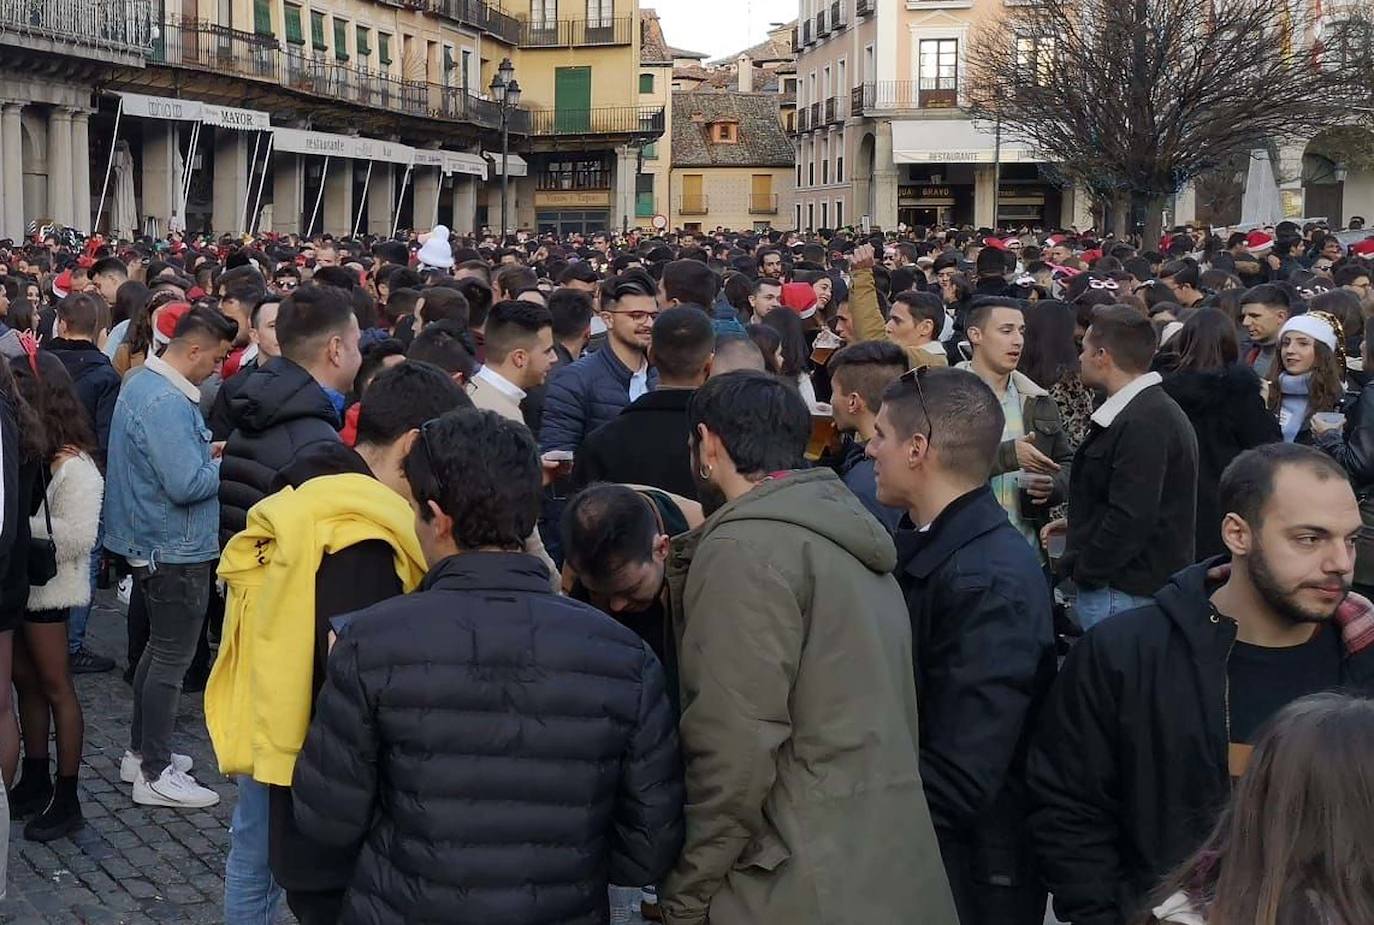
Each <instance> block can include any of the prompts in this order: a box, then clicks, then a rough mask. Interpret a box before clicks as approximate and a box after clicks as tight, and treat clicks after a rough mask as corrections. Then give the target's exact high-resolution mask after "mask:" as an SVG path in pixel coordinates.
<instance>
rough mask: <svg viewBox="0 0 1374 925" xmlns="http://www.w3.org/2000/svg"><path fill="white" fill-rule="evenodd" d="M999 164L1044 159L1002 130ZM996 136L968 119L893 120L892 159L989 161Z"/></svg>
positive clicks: (994, 154) (910, 161)
mask: <svg viewBox="0 0 1374 925" xmlns="http://www.w3.org/2000/svg"><path fill="white" fill-rule="evenodd" d="M1001 157H1002V163H1004V164H1013V163H1017V162H1018V161H1023V162H1038V161H1042V160H1044V158H1043V157H1042V156H1040V154H1039V153H1038V152H1037V151H1035V150H1034V149H1033V148H1032V147H1031V146H1030V145H1029V144H1027V143H1026V142H1025V141H1023V140H1021V139H1019V138H1012V137H1011V136H1009V135H1008V134H1007V133H1006V132H1003V133H1002V155H1001ZM996 159H997V137H996V135H995V134H994V132H993V129H992V128H991V127H985V126H983V125H975V124H974V123H973V121H972V120H971V119H908V120H904V121H897V120H894V121H893V123H892V161H893V163H896V164H991V163H993V162H994V161H995V160H996Z"/></svg>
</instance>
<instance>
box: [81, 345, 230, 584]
mask: <svg viewBox="0 0 1374 925" xmlns="http://www.w3.org/2000/svg"><path fill="white" fill-rule="evenodd" d="M218 531H219V460H217V459H212V458H211V457H210V430H209V428H207V427H206V426H205V420H204V419H203V418H202V417H201V415H200V408H199V407H198V406H197V405H196V404H195V403H193V402H192V401H190V400H189V399H188V398H187V397H186V395H185V394H183V393H182V391H181V390H180V389H178V388H177V386H176V385H175V384H174V383H173V382H172V381H171V380H169V379H167V378H166V377H164V376H163V375H161V374H160V373H159V372H157V371H156V369H149V368H147V367H145V368H144V369H143V370H141V371H139V372H138V373H135V374H134V375H133V376H130V377H129V379H128V380H127V381H125V383H124V385H123V387H122V388H121V389H120V390H119V400H118V401H116V402H115V410H114V418H113V419H112V420H111V422H110V450H109V458H108V463H107V466H106V472H105V548H106V549H108V550H110V552H113V553H117V554H118V555H121V556H125V557H127V558H130V559H144V560H147V561H149V562H150V563H152V565H153V566H154V567H156V565H157V563H159V562H166V563H169V564H183V565H184V564H190V563H196V562H208V561H210V560H212V559H216V558H218V557H219V534H218Z"/></svg>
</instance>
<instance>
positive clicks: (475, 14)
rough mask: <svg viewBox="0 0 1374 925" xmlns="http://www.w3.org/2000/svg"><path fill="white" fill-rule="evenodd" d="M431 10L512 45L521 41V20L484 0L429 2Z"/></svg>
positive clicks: (439, 0)
mask: <svg viewBox="0 0 1374 925" xmlns="http://www.w3.org/2000/svg"><path fill="white" fill-rule="evenodd" d="M428 2H429V9H430V11H431V12H433V13H437V14H438V15H440V16H443V17H445V18H447V19H451V20H453V21H454V22H459V23H463V24H464V25H468V26H472V27H473V28H474V29H480V30H482V31H483V32H487V33H489V34H491V35H494V36H495V37H496V38H498V39H500V40H501V41H503V42H506V43H508V44H510V45H515V44H516V43H518V42H519V41H520V20H518V19H516V18H515V17H514V16H511V15H509V14H508V13H503V12H501V11H500V10H498V9H495V8H494V7H492V6H490V5H488V4H486V3H483V2H482V0H428Z"/></svg>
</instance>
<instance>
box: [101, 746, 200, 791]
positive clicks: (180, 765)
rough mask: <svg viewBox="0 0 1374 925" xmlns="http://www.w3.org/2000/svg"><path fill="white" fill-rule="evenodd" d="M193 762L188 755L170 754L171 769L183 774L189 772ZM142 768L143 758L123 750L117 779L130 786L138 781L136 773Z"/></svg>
mask: <svg viewBox="0 0 1374 925" xmlns="http://www.w3.org/2000/svg"><path fill="white" fill-rule="evenodd" d="M193 766H194V762H192V761H191V756H190V755H178V754H177V753H176V752H172V767H173V768H175V769H176V770H178V771H180V772H181V773H183V774H185V773H187V772H189V771H190V770H191V768H192V767H193ZM142 768H143V756H142V755H140V754H137V753H136V752H131V751H129V750H128V749H127V748H126V749H125V750H124V759H123V760H122V761H120V762H119V779H120V780H122V781H124V783H126V784H132V783H133V782H134V781H136V780H138V772H139V771H140V770H142Z"/></svg>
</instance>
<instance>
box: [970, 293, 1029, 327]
mask: <svg viewBox="0 0 1374 925" xmlns="http://www.w3.org/2000/svg"><path fill="white" fill-rule="evenodd" d="M994 308H1010V309H1012V310H1013V311H1018V312H1021V314H1023V315H1024V314H1025V313H1026V309H1025V306H1024V305H1022V304H1021V303H1020V302H1018V301H1017V300H1016V299H1006V298H1002V297H1000V296H987V297H984V298H981V299H977V300H976V301H974V303H973V307H972V308H970V309H969V311H968V315H967V316H966V317H965V318H964V330H966V331H967V330H968V329H969V328H977V329H978V330H980V331H981V330H982V329H983V326H984V325H985V324H987V323H988V318H990V317H991V316H992V310H993V309H994Z"/></svg>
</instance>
